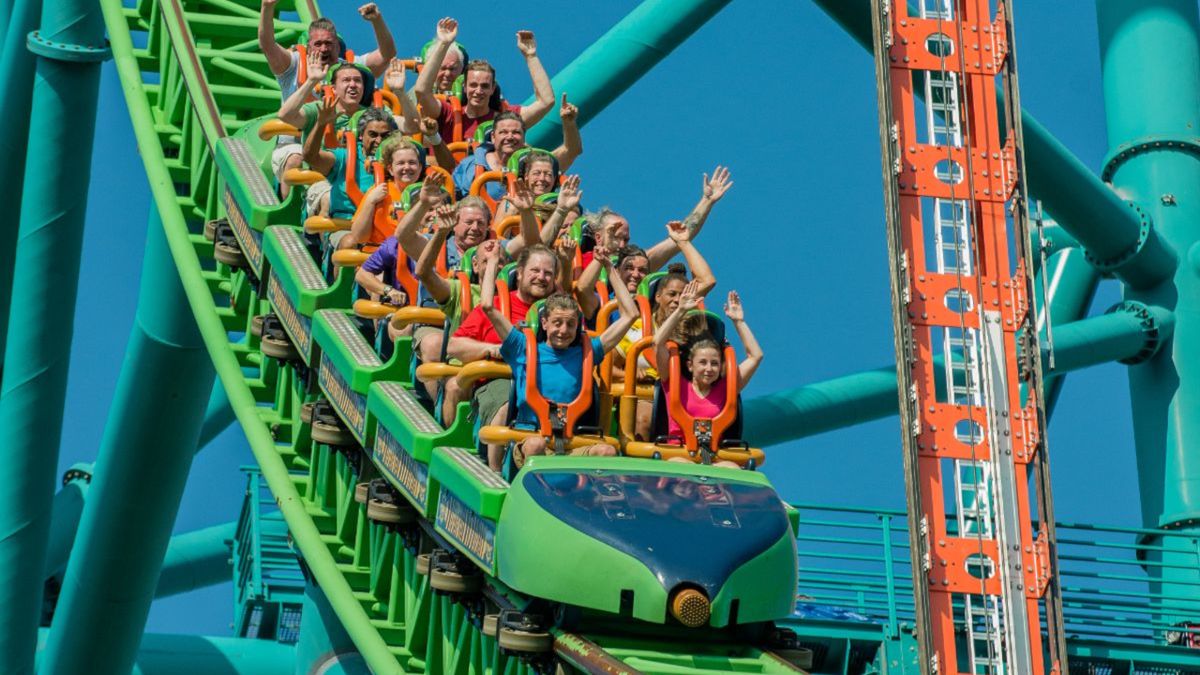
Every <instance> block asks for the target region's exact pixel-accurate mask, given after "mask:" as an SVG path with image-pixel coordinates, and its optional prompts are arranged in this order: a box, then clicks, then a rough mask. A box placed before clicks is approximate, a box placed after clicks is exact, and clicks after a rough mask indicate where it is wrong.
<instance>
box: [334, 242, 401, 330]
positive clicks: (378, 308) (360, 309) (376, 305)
mask: <svg viewBox="0 0 1200 675" xmlns="http://www.w3.org/2000/svg"><path fill="white" fill-rule="evenodd" d="M335 255H336V254H335ZM397 310H398V308H397V307H396V306H395V305H389V304H387V303H386V302H377V301H375V300H355V301H354V313H355V314H357V315H358V316H361V317H363V318H364V319H382V318H383V317H385V316H387V315H389V314H391V313H392V312H395V311H397Z"/></svg>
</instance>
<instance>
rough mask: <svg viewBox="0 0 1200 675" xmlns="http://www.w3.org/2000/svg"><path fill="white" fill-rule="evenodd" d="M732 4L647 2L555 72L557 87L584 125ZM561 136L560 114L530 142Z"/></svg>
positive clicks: (718, 0) (532, 133)
mask: <svg viewBox="0 0 1200 675" xmlns="http://www.w3.org/2000/svg"><path fill="white" fill-rule="evenodd" d="M727 4H729V0H643V1H642V3H641V4H640V5H638V6H637V7H635V8H634V10H633V11H632V12H630V13H629V14H628V15H626V16H625V18H623V19H621V20H620V21H619V22H617V25H615V26H613V27H612V28H610V29H609V30H608V32H607V33H605V34H604V35H602V36H600V39H599V40H596V41H595V42H593V43H592V45H591V46H590V47H588V48H587V49H585V50H584V51H583V53H582V54H580V55H579V56H577V57H575V60H574V61H571V63H569V64H567V67H566V68H563V69H562V71H560V72H559V73H558V74H557V75H555V76H554V79H553V80H552V84H553V85H554V91H556V92H567V94H568V95H569V97H570V100H571V102H572V103H574V104H576V105H578V106H579V124H580V125H581V126H582V125H584V124H586V123H587V121H588V120H590V119H592V118H593V117H595V116H596V115H598V114H600V111H602V110H604V108H605V107H607V106H608V104H609V103H612V102H613V101H614V100H616V98H617V97H618V96H620V95H621V94H622V93H623V92H624V91H625V90H626V89H628V88H630V87H632V86H633V85H634V83H635V82H637V81H638V80H639V79H640V78H641V77H642V75H645V74H646V73H647V72H648V71H649V70H650V69H651V68H653V67H654V66H655V64H657V63H658V62H659V61H662V60H663V58H665V57H666V56H667V54H670V53H671V52H672V51H673V50H674V49H675V48H676V47H678V46H679V45H680V44H682V43H683V41H684V40H687V39H688V38H689V37H691V35H692V33H695V32H696V31H697V30H699V29H700V27H701V26H703V25H704V23H705V22H706V21H708V20H709V19H711V18H712V17H713V16H714V15H716V13H717V12H719V11H721V9H722V8H723V7H725V5H727ZM561 138H562V122H561V121H560V120H559V119H558V115H549V116H547V117H546V118H545V119H544V120H543V121H542V122H541V123H540V124H538V125H537V126H536V127H534V128H533V129H530V130H529V143H530V145H533V146H536V147H551V146H552V145H556V144H557V143H558V142H559V139H561Z"/></svg>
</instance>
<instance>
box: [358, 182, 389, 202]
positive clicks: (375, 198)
mask: <svg viewBox="0 0 1200 675" xmlns="http://www.w3.org/2000/svg"><path fill="white" fill-rule="evenodd" d="M387 196H388V189H387V183H376V184H374V185H372V186H371V189H370V190H367V194H365V195H363V200H364V201H366V202H367V203H368V204H371V205H374V206H378V205H379V204H381V203H383V201H384V200H386V199H387Z"/></svg>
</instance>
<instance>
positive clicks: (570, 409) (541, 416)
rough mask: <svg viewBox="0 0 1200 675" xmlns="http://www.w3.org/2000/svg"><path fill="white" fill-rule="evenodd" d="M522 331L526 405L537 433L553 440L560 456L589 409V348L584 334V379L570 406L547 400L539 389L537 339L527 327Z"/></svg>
mask: <svg viewBox="0 0 1200 675" xmlns="http://www.w3.org/2000/svg"><path fill="white" fill-rule="evenodd" d="M521 330H523V331H524V332H525V403H527V404H528V405H529V407H530V409H532V410H533V412H534V413H535V414H537V417H538V432H539V433H540V434H541V435H542V437H544V438H545V439H546V440H548V441H554V443H555V452H556V453H558V454H562V450H563V449H564V448H565V445H564V444H563V443H562V441H564V440H570V439H571V438H572V437H573V436H574V435H575V424H576V422H578V421H579V418H580V417H582V416H583V414H584V413H585V412H587V410H588V409H589V408H591V407H592V345H591V343H590V341H589V340H588V338H587V336H586V334H585V336H584V339H583V344H582V345H581V347H582V349H583V376H582V377H581V378H580V387H579V394H578V395H576V396H575V400H573V401H571V402H570V403H565V404H564V403H559V402H557V401H550V400H547V399H546V397H545V396H542V391H541V389H539V388H538V377H537V367H538V353H537V339H536V337H535V336H534V334H533V331H532V330H530V329H529V328H522V329H521Z"/></svg>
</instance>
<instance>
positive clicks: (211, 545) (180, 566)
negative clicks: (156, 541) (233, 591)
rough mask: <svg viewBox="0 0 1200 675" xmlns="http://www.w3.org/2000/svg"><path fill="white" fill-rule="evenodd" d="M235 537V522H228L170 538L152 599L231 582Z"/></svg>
mask: <svg viewBox="0 0 1200 675" xmlns="http://www.w3.org/2000/svg"><path fill="white" fill-rule="evenodd" d="M236 534H237V522H228V523H222V524H220V525H213V526H212V527H206V528H204V529H202V530H195V531H192V532H185V533H183V534H177V535H175V536H174V537H171V542H170V544H168V546H167V553H166V555H165V556H163V562H162V572H161V573H160V574H159V575H158V586H157V587H156V588H155V591H154V597H155V598H165V597H169V596H172V595H178V594H180V593H187V592H188V591H194V590H196V589H197V588H206V587H208V586H213V585H215V584H219V583H223V582H226V581H232V580H233V561H232V560H231V559H230V555H231V551H232V548H231V544H230V542H232V541H233V538H234V536H235V535H236Z"/></svg>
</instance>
